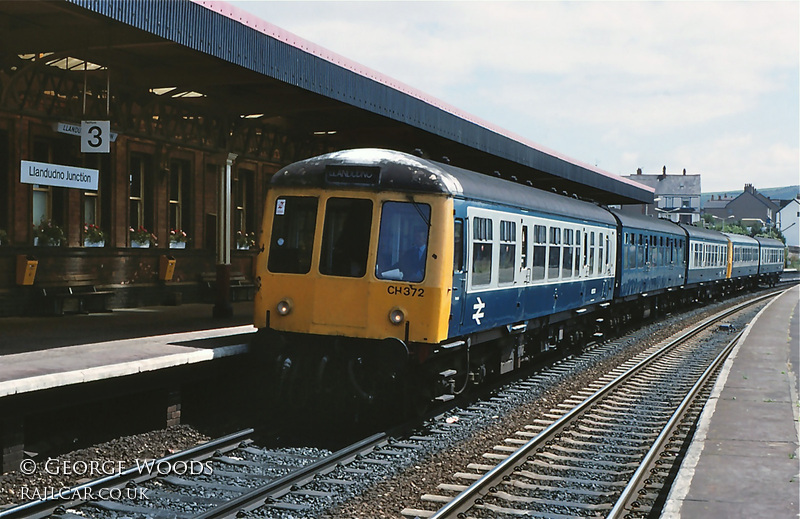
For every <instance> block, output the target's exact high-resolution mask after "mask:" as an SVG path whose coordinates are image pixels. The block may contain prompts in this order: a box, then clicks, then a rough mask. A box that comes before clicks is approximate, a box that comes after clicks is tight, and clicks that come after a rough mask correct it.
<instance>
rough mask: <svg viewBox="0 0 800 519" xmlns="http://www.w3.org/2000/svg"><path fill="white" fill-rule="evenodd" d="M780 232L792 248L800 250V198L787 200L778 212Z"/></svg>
mask: <svg viewBox="0 0 800 519" xmlns="http://www.w3.org/2000/svg"><path fill="white" fill-rule="evenodd" d="M778 221H779V222H780V230H781V232H782V233H783V236H784V237H785V238H786V245H787V246H788V247H790V248H792V247H794V248H795V249H797V248H800V197H795V198H794V199H793V200H787V201H786V203H785V204H784V205H783V207H781V208H780V210H779V211H778Z"/></svg>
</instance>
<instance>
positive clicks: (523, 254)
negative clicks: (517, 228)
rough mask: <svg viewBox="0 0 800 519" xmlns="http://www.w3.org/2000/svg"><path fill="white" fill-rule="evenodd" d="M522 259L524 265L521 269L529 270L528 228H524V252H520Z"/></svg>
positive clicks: (524, 226) (525, 226)
mask: <svg viewBox="0 0 800 519" xmlns="http://www.w3.org/2000/svg"><path fill="white" fill-rule="evenodd" d="M520 253H521V254H520V256H521V257H522V265H521V266H520V268H523V269H526V268H528V226H527V225H523V226H522V250H521V251H520Z"/></svg>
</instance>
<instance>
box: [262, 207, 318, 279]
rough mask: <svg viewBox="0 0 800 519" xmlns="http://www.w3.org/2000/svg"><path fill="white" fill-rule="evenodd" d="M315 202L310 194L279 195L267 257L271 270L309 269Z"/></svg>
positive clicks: (300, 270) (315, 209)
mask: <svg viewBox="0 0 800 519" xmlns="http://www.w3.org/2000/svg"><path fill="white" fill-rule="evenodd" d="M317 205H318V201H317V198H313V197H300V196H286V197H281V198H278V200H277V202H276V205H275V217H274V219H273V221H272V234H271V236H270V246H269V259H268V260H267V268H268V269H269V270H270V272H278V273H287V274H306V273H308V271H309V270H310V269H311V250H312V248H313V246H314V227H315V226H316V222H317Z"/></svg>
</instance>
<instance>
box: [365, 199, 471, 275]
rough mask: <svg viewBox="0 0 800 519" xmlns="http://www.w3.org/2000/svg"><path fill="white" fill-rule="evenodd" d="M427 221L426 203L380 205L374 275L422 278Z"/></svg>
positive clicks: (386, 203) (425, 251)
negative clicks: (379, 223)
mask: <svg viewBox="0 0 800 519" xmlns="http://www.w3.org/2000/svg"><path fill="white" fill-rule="evenodd" d="M430 221H431V206H429V205H428V204H418V203H415V202H385V203H384V204H383V208H382V210H381V228H380V234H379V235H378V259H377V262H376V264H375V277H377V278H378V279H393V280H399V281H410V282H412V283H418V282H420V281H422V279H423V278H424V277H425V262H426V259H427V257H428V254H427V248H428V234H429V229H430ZM462 257H463V256H462Z"/></svg>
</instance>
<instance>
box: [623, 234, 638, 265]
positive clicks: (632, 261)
mask: <svg viewBox="0 0 800 519" xmlns="http://www.w3.org/2000/svg"><path fill="white" fill-rule="evenodd" d="M626 236H627V239H626V243H627V245H626V246H625V248H624V249H623V250H624V252H625V266H626V267H627V268H629V269H632V268H636V239H635V236H634V235H633V234H631V233H626Z"/></svg>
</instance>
